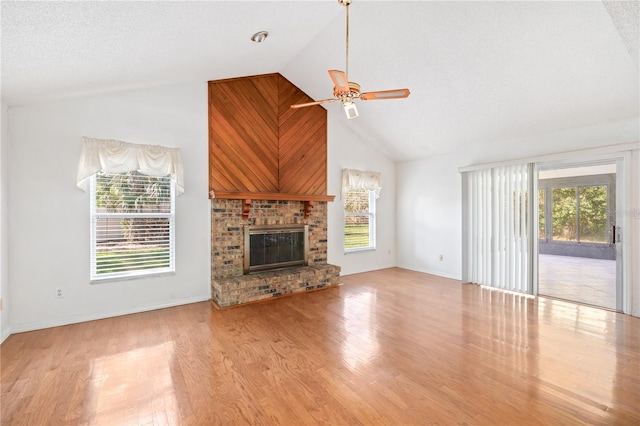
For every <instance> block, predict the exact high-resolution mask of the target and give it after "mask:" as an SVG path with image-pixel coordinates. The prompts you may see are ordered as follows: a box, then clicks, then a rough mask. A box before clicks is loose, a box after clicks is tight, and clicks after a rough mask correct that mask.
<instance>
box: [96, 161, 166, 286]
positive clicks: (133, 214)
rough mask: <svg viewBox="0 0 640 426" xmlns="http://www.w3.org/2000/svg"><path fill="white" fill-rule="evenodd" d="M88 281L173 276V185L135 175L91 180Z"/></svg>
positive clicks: (105, 175) (101, 176) (162, 179)
mask: <svg viewBox="0 0 640 426" xmlns="http://www.w3.org/2000/svg"><path fill="white" fill-rule="evenodd" d="M90 194H91V195H90V199H91V207H90V210H91V280H92V281H94V280H95V281H99V280H102V279H113V278H131V277H138V276H143V275H149V274H157V273H167V272H174V271H175V182H174V180H173V179H171V178H170V177H169V176H166V177H152V176H146V175H143V174H141V173H139V172H127V173H115V174H113V173H98V174H95V175H94V176H92V177H91V187H90Z"/></svg>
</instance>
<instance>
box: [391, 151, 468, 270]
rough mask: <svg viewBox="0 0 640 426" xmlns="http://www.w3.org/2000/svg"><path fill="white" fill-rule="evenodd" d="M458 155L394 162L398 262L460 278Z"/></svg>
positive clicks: (412, 267) (459, 181)
mask: <svg viewBox="0 0 640 426" xmlns="http://www.w3.org/2000/svg"><path fill="white" fill-rule="evenodd" d="M459 161H460V158H459V155H457V154H447V155H440V156H435V157H430V158H425V159H422V160H415V161H407V162H403V163H398V164H397V177H398V182H397V183H398V185H397V197H398V204H397V210H396V214H397V231H398V234H397V237H396V238H397V243H398V266H399V267H401V268H406V269H412V270H415V271H421V272H427V273H430V274H435V275H441V276H444V277H449V278H455V279H460V277H461V275H462V250H461V241H462V227H461V223H462V219H461V213H462V207H461V204H460V203H461V191H462V188H461V178H460V174H459V173H458V166H459V165H460V164H459ZM440 255H442V260H440Z"/></svg>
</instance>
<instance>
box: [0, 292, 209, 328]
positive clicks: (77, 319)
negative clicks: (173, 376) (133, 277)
mask: <svg viewBox="0 0 640 426" xmlns="http://www.w3.org/2000/svg"><path fill="white" fill-rule="evenodd" d="M208 300H211V296H210V295H208V294H207V295H202V296H194V297H188V298H184V299H178V300H172V301H168V302H164V303H158V304H154V305H148V306H140V307H135V308H131V309H123V310H118V311H112V312H100V313H95V314H85V315H77V316H71V317H68V318H62V319H56V320H52V321H41V322H36V323H23V324H12V325H11V333H9V334H13V333H24V332H26V331H34V330H41V329H43V328H51V327H60V326H63V325H69V324H77V323H81V322H87V321H96V320H101V319H105V318H112V317H119V316H122V315H131V314H138V313H140V312H148V311H155V310H157V309H165V308H172V307H174V306H180V305H188V304H191V303H198V302H206V301H208ZM7 337H9V336H7Z"/></svg>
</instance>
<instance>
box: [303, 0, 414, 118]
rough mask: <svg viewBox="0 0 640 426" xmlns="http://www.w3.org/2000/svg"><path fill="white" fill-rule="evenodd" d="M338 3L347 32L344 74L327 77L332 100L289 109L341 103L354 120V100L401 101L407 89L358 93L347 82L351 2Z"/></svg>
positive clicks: (354, 85)
mask: <svg viewBox="0 0 640 426" xmlns="http://www.w3.org/2000/svg"><path fill="white" fill-rule="evenodd" d="M338 3H340V4H341V5H343V6H344V7H345V9H346V16H347V31H346V46H347V49H346V52H347V54H346V72H343V71H340V70H329V77H330V78H331V81H333V98H329V99H323V100H320V101H315V102H307V103H304V104H295V105H291V108H304V107H308V106H312V105H320V104H326V103H329V102H336V101H341V102H342V106H343V108H344V112H345V114H347V118H356V117H357V116H358V109H357V108H356V104H355V103H353V101H354V100H355V99H361V100H363V101H372V100H384V99H401V98H406V97H408V96H409V89H395V90H381V91H377V92H366V93H361V92H360V85H359V84H358V83H354V82H353V81H349V78H348V75H349V5H350V4H351V0H338Z"/></svg>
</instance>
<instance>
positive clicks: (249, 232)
mask: <svg viewBox="0 0 640 426" xmlns="http://www.w3.org/2000/svg"><path fill="white" fill-rule="evenodd" d="M308 241H309V225H265V226H246V227H245V228H244V273H245V274H248V273H250V272H257V271H264V270H267V269H277V268H284V267H287V266H295V265H306V264H307V254H308Z"/></svg>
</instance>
